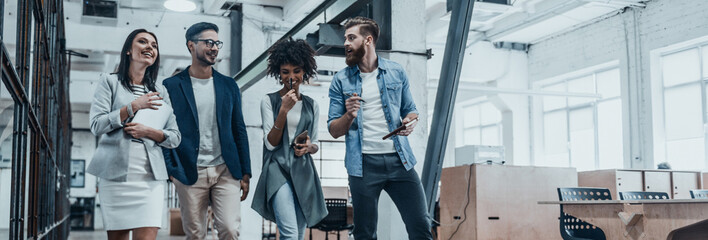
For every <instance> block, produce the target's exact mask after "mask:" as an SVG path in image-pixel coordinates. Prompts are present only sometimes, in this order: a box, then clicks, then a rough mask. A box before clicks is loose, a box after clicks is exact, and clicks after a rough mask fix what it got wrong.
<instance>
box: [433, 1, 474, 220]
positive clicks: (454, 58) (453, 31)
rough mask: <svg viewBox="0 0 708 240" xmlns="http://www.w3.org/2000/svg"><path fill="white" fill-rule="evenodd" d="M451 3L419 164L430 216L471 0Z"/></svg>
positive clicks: (471, 7) (457, 77)
mask: <svg viewBox="0 0 708 240" xmlns="http://www.w3.org/2000/svg"><path fill="white" fill-rule="evenodd" d="M454 6H455V7H453V8H452V15H451V18H450V28H449V29H448V32H447V42H446V44H445V55H444V56H443V64H442V70H441V71H440V81H439V83H438V90H437V95H436V97H435V106H434V108H433V109H434V112H433V119H432V125H431V127H430V135H429V137H428V145H427V148H426V149H427V151H426V152H425V165H424V166H423V189H424V191H425V197H426V198H427V199H426V201H427V204H428V212H429V213H430V216H433V214H434V211H435V201H436V199H435V198H436V196H437V191H438V181H440V172H441V171H442V163H443V159H444V158H445V148H446V146H447V140H448V139H447V138H448V136H449V133H450V125H451V123H452V112H453V109H454V108H455V97H456V96H457V87H458V85H459V82H460V71H461V70H462V61H463V60H464V56H465V54H464V53H465V48H466V45H467V35H468V33H469V28H470V20H471V19H472V9H473V7H474V1H469V0H455V2H454Z"/></svg>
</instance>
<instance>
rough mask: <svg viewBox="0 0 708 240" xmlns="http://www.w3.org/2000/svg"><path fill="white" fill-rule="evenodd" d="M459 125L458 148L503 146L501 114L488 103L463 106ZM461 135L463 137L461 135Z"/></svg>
mask: <svg viewBox="0 0 708 240" xmlns="http://www.w3.org/2000/svg"><path fill="white" fill-rule="evenodd" d="M459 109H461V113H462V114H461V115H462V117H461V118H458V121H461V123H459V124H457V126H458V131H457V133H458V134H457V135H458V136H457V141H456V142H457V144H456V146H457V147H460V146H463V145H487V146H501V145H503V144H502V124H501V120H502V116H501V112H500V111H499V110H498V109H497V108H496V107H495V106H494V105H492V103H490V102H488V101H481V102H480V101H477V102H475V103H472V104H467V105H462V106H460V108H459ZM459 133H461V135H460V134H459Z"/></svg>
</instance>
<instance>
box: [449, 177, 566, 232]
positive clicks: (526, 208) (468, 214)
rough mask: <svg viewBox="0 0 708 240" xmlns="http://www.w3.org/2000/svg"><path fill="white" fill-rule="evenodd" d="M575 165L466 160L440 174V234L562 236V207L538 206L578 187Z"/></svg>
mask: <svg viewBox="0 0 708 240" xmlns="http://www.w3.org/2000/svg"><path fill="white" fill-rule="evenodd" d="M577 176H578V174H577V172H576V171H575V168H551V167H530V166H499V165H471V166H470V165H466V166H458V167H451V168H444V169H443V170H442V175H441V176H440V182H441V186H440V228H439V232H438V233H439V237H440V238H439V239H445V240H447V239H453V240H488V239H514V240H538V239H543V240H546V239H560V238H561V236H560V231H559V230H558V216H560V212H559V208H558V207H557V206H551V205H538V204H537V202H538V201H542V200H545V199H554V198H557V197H558V192H557V191H556V188H559V187H575V186H577Z"/></svg>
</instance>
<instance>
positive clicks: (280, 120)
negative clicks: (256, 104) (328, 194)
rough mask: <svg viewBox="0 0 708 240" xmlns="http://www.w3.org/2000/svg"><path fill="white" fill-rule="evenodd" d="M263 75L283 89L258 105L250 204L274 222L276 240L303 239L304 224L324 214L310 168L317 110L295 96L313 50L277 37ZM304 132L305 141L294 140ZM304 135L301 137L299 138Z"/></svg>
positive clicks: (308, 72) (312, 66) (310, 68)
mask: <svg viewBox="0 0 708 240" xmlns="http://www.w3.org/2000/svg"><path fill="white" fill-rule="evenodd" d="M269 53H270V56H269V57H268V70H267V74H268V75H269V76H273V77H275V78H276V79H277V80H278V83H279V84H280V85H283V88H282V89H280V90H279V91H277V92H273V93H270V94H268V95H266V97H265V98H264V99H263V100H262V101H261V117H262V121H263V134H264V136H265V137H264V139H263V171H262V172H261V176H260V178H259V180H258V185H257V186H256V192H255V196H254V198H253V204H252V205H251V206H252V208H253V209H254V210H256V212H258V213H259V214H260V215H261V216H263V217H264V218H265V219H268V220H270V221H275V222H276V224H277V225H278V230H279V231H280V239H304V236H305V235H304V234H305V226H306V225H307V226H310V227H312V226H314V225H315V224H317V223H318V222H320V221H321V220H322V219H323V218H324V217H325V216H327V207H326V206H325V202H324V197H323V195H322V187H321V185H320V181H319V178H318V177H317V172H316V171H315V166H314V164H313V162H312V157H311V156H310V154H314V153H316V152H317V150H318V147H317V145H316V144H312V142H316V141H317V131H318V130H317V121H318V116H319V107H318V106H317V102H315V101H314V100H313V99H312V98H310V97H308V96H305V95H303V94H301V93H300V85H301V84H302V83H307V82H309V80H310V79H311V78H312V77H313V76H314V75H315V74H316V72H317V63H316V62H315V51H314V50H313V49H312V48H311V47H310V46H309V45H308V44H307V43H306V42H305V41H304V40H293V39H283V40H280V41H278V42H277V43H276V44H275V45H273V47H272V48H271V49H270V50H269ZM303 133H305V134H308V135H307V136H306V138H304V139H305V141H303V142H300V141H297V142H296V141H295V140H296V136H298V135H300V134H303ZM303 136H304V135H303Z"/></svg>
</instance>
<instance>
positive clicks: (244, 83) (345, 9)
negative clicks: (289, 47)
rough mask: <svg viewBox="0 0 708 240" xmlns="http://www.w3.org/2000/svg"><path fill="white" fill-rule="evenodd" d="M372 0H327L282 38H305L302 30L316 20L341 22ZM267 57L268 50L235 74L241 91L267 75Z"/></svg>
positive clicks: (313, 23)
mask: <svg viewBox="0 0 708 240" xmlns="http://www.w3.org/2000/svg"><path fill="white" fill-rule="evenodd" d="M371 1H372V0H325V1H324V2H322V3H321V4H320V5H319V6H317V7H316V8H315V9H314V10H312V12H310V14H308V15H307V16H305V18H304V19H302V21H300V22H298V23H297V24H295V26H294V27H293V28H292V29H290V31H288V32H287V33H285V34H284V35H283V37H281V38H280V39H285V38H289V37H300V38H303V39H304V38H305V37H306V34H307V33H306V32H302V30H303V29H305V28H306V27H311V26H315V25H316V24H318V22H316V21H317V20H319V19H324V22H325V23H336V24H339V23H341V22H342V21H344V20H345V19H347V18H348V17H350V16H354V15H355V14H356V13H358V12H359V11H360V10H361V9H362V8H363V7H365V6H366V5H367V4H369V3H370V2H371ZM267 59H268V50H266V51H264V52H263V53H261V55H259V56H258V57H257V58H256V59H255V60H253V62H251V63H250V64H248V66H246V67H245V68H244V69H243V70H241V71H240V72H239V73H238V74H236V76H234V79H235V80H236V83H237V84H238V85H239V87H240V88H241V91H245V90H247V89H248V88H249V87H251V86H252V85H253V84H255V83H256V82H258V81H260V80H261V79H263V77H265V71H266V68H267V62H266V60H267Z"/></svg>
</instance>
